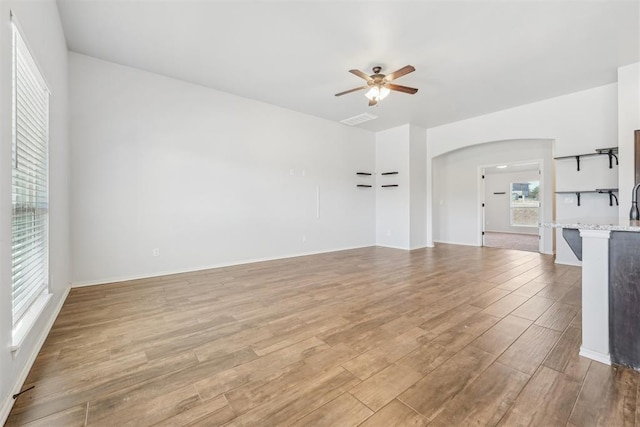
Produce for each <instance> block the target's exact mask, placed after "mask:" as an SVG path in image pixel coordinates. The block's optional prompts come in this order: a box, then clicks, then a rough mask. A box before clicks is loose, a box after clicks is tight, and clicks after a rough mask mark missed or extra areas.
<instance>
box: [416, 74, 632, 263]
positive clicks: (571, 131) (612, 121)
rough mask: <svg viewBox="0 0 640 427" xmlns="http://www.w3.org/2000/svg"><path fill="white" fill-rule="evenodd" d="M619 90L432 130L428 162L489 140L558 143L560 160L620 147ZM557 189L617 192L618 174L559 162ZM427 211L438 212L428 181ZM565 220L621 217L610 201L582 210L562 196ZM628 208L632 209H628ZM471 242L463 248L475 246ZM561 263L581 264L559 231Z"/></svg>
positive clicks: (602, 165) (592, 164) (597, 160)
mask: <svg viewBox="0 0 640 427" xmlns="http://www.w3.org/2000/svg"><path fill="white" fill-rule="evenodd" d="M617 131H618V117H617V85H616V84H610V85H606V86H601V87H597V88H593V89H589V90H585V91H581V92H576V93H573V94H569V95H565V96H560V97H557V98H551V99H546V100H544V101H539V102H535V103H532V104H527V105H523V106H519V107H515V108H511V109H508V110H504V111H499V112H496V113H492V114H487V115H484V116H479V117H475V118H472V119H468V120H462V121H459V122H456V123H451V124H448V125H443V126H438V127H434V128H430V129H428V130H427V157H428V159H429V160H428V162H431V159H433V158H434V157H437V156H438V155H441V154H443V153H446V152H448V151H452V150H456V149H459V148H464V147H470V146H473V145H477V144H482V143H485V142H488V141H502V140H516V139H523V138H529V139H551V140H555V154H554V155H555V156H564V155H572V154H579V153H588V152H592V151H593V150H594V149H595V148H600V147H611V146H616V145H617V142H618V135H617ZM556 166H557V167H556V176H555V179H556V189H557V190H572V189H575V188H577V187H578V186H579V188H580V189H595V188H603V187H616V186H617V183H618V177H617V172H618V169H617V168H616V167H614V169H612V170H610V169H608V161H607V160H606V157H593V158H588V159H585V160H584V162H583V168H582V169H583V171H582V172H576V171H575V162H573V161H572V160H566V161H556ZM428 179H429V181H428V183H427V212H428V213H430V212H432V210H433V209H434V200H433V199H432V197H433V188H434V187H436V186H437V185H438V183H437V182H434V180H433V179H431V176H428ZM556 203H557V210H556V217H557V219H559V220H562V219H567V218H572V217H576V216H577V217H581V216H582V217H583V216H587V215H588V216H601V217H605V216H617V215H618V210H617V208H616V207H615V206H614V207H609V201H608V197H607V196H605V195H594V196H587V197H585V203H584V204H583V206H582V207H581V208H578V207H577V206H576V204H575V196H574V197H564V196H557V198H556ZM625 209H626V208H625ZM429 218H431V220H428V223H427V236H428V243H431V241H432V238H433V236H434V230H433V228H432V227H433V225H432V222H431V221H433V219H434V217H432V216H431V215H429ZM469 241H471V238H469V237H466V236H465V238H464V239H461V240H460V243H463V242H469ZM556 262H558V263H568V264H578V261H577V259H576V258H575V255H573V253H572V252H571V250H570V249H569V247H568V246H567V244H566V242H565V241H564V239H562V237H561V235H560V233H559V232H557V237H556Z"/></svg>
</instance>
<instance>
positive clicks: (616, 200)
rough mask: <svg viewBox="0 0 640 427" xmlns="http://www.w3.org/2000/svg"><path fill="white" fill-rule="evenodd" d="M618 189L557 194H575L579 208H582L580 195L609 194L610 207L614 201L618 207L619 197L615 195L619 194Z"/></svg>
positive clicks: (598, 189)
mask: <svg viewBox="0 0 640 427" xmlns="http://www.w3.org/2000/svg"><path fill="white" fill-rule="evenodd" d="M617 192H618V189H617V188H597V189H595V190H574V191H556V194H575V195H576V198H577V199H578V206H580V195H581V194H585V193H592V194H608V195H609V206H613V201H614V200H615V202H616V206H618V197H617V196H616V195H615V194H613V193H617Z"/></svg>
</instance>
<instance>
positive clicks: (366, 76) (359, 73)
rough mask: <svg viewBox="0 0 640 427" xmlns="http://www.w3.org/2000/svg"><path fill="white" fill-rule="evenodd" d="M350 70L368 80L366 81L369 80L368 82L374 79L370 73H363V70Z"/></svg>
mask: <svg viewBox="0 0 640 427" xmlns="http://www.w3.org/2000/svg"><path fill="white" fill-rule="evenodd" d="M349 72H350V73H351V74H354V75H356V76H358V77H360V78H363V79H365V80H366V81H368V82H370V81H372V80H373V79H372V78H371V77H369V75H368V74H365V73H363V72H362V71H360V70H349Z"/></svg>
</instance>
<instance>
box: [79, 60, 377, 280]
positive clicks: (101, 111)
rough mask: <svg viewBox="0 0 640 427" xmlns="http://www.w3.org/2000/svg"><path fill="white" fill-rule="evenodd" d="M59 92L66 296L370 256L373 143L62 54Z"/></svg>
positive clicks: (353, 133)
mask: <svg viewBox="0 0 640 427" xmlns="http://www.w3.org/2000/svg"><path fill="white" fill-rule="evenodd" d="M70 82H71V92H70V93H71V120H72V121H71V140H72V177H73V182H72V196H73V197H72V221H73V230H72V250H73V259H74V269H73V282H74V283H76V284H88V283H101V282H109V281H115V280H121V279H126V278H133V277H143V276H144V277H146V276H153V275H160V274H164V273H167V272H178V271H186V270H196V269H202V268H208V267H214V266H221V265H229V264H235V263H242V262H249V261H252V260H261V259H272V258H282V257H287V256H293V255H300V254H305V253H314V252H321V251H331V250H337V249H343V248H352V247H361V246H369V245H374V244H375V192H374V191H362V189H359V188H356V184H357V182H358V178H357V177H356V174H355V173H356V171H357V170H373V169H374V155H375V151H374V134H373V133H371V132H369V131H365V130H362V129H357V128H351V127H347V126H344V125H341V124H338V123H334V122H330V121H327V120H323V119H318V118H315V117H311V116H308V115H304V114H300V113H295V112H292V111H289V110H285V109H282V108H278V107H275V106H271V105H268V104H264V103H260V102H256V101H252V100H248V99H245V98H241V97H238V96H235V95H230V94H226V93H223V92H219V91H215V90H211V89H207V88H204V87H201V86H196V85H193V84H188V83H185V82H181V81H178V80H174V79H170V78H166V77H162V76H159V75H155V74H151V73H148V72H143V71H140V70H136V69H133V68H128V67H124V66H120V65H116V64H113V63H109V62H105V61H101V60H97V59H94V58H91V57H87V56H83V55H79V54H74V53H71V54H70ZM318 200H319V205H318ZM154 248H158V249H159V256H157V257H154V256H152V253H153V249H154Z"/></svg>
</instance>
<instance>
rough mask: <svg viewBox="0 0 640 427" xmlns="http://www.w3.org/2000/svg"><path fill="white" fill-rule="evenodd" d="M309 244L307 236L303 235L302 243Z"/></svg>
mask: <svg viewBox="0 0 640 427" xmlns="http://www.w3.org/2000/svg"><path fill="white" fill-rule="evenodd" d="M306 242H307V235H306V234H303V235H302V243H306Z"/></svg>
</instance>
